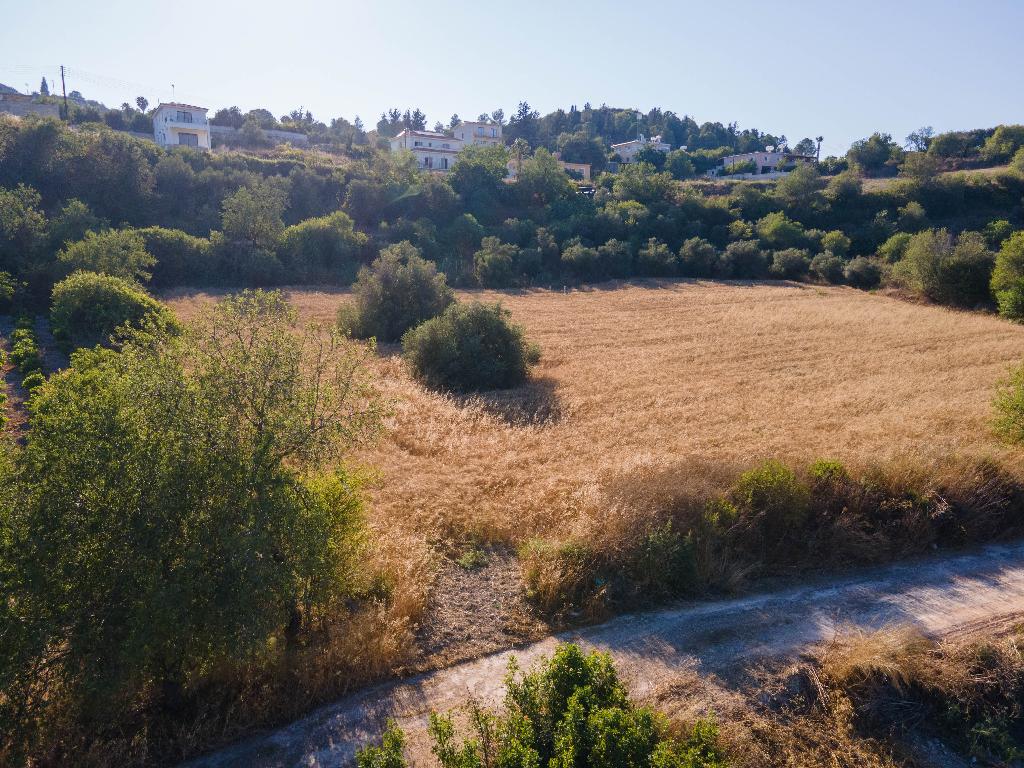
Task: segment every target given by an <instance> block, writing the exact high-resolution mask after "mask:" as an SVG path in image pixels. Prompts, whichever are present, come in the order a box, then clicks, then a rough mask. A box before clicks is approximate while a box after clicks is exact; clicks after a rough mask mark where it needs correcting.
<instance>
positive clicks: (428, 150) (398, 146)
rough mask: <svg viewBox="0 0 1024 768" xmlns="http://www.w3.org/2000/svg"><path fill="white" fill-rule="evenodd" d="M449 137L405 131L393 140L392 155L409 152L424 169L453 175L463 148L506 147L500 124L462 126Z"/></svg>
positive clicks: (475, 123)
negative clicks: (447, 172) (453, 169)
mask: <svg viewBox="0 0 1024 768" xmlns="http://www.w3.org/2000/svg"><path fill="white" fill-rule="evenodd" d="M451 133H452V135H451V136H449V135H448V134H447V133H438V132H437V131H413V130H410V129H408V128H407V129H405V130H404V131H402V132H401V133H400V134H398V135H397V136H395V137H394V138H393V139H391V140H390V144H391V151H392V152H401V151H402V150H408V151H410V152H412V154H413V157H415V158H416V164H417V165H418V166H419V167H420V168H425V169H427V170H432V171H449V170H451V169H452V167H453V166H454V165H455V160H456V158H457V157H458V154H459V152H461V151H462V148H463V147H469V146H474V145H481V146H498V145H501V144H504V141H505V140H504V139H503V138H502V136H501V126H500V125H497V124H496V123H479V122H462V123H459V124H458V125H456V126H455V128H454V129H453V130H452V131H451Z"/></svg>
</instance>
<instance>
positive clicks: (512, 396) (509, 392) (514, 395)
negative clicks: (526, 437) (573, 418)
mask: <svg viewBox="0 0 1024 768" xmlns="http://www.w3.org/2000/svg"><path fill="white" fill-rule="evenodd" d="M557 388H558V382H556V381H555V380H554V379H552V378H546V377H545V378H535V379H531V380H530V381H529V382H527V383H526V384H524V385H523V386H521V387H516V388H515V389H496V390H491V391H488V392H478V393H476V394H473V395H465V396H462V397H460V398H459V403H460V405H464V406H477V407H479V408H481V409H482V410H484V411H485V412H487V413H489V414H491V415H492V416H496V417H498V418H499V419H501V420H502V421H504V422H505V423H506V424H508V425H510V426H513V427H536V426H550V425H553V424H557V423H558V422H560V421H562V420H563V418H565V416H566V409H565V406H564V404H563V402H562V399H561V398H560V397H559V396H558V391H557Z"/></svg>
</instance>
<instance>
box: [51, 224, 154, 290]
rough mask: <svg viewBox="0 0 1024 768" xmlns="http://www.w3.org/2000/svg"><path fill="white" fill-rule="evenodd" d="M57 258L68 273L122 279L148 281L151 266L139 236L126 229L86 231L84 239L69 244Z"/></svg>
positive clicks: (151, 259) (143, 241) (152, 262)
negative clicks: (89, 273)
mask: <svg viewBox="0 0 1024 768" xmlns="http://www.w3.org/2000/svg"><path fill="white" fill-rule="evenodd" d="M58 258H59V259H60V260H61V261H62V262H63V263H64V264H66V265H67V266H68V268H70V269H72V270H87V271H89V272H99V273H102V274H104V275H110V276H111V277H119V278H122V279H124V280H139V279H142V280H148V279H149V277H150V273H149V272H148V269H149V268H150V267H152V266H153V264H154V263H155V259H154V258H153V256H152V255H151V254H150V253H149V252H148V251H147V250H146V241H145V240H143V238H142V236H141V235H140V234H139V233H137V232H135V231H132V230H127V229H108V230H106V231H104V232H99V233H97V232H86V233H85V239H84V240H80V241H78V242H77V243H72V244H71V245H69V246H68V247H67V248H65V249H64V250H63V251H61V252H60V254H58Z"/></svg>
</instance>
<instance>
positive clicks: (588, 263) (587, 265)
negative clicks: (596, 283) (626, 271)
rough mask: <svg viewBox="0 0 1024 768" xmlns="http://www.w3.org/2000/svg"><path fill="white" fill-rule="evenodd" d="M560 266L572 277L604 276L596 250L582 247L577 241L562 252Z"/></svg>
mask: <svg viewBox="0 0 1024 768" xmlns="http://www.w3.org/2000/svg"><path fill="white" fill-rule="evenodd" d="M562 264H563V265H564V266H565V267H566V268H567V269H568V270H569V271H570V272H571V273H572V274H574V275H576V276H577V277H582V278H590V279H593V278H597V277H603V276H604V271H605V270H604V264H603V260H602V259H601V254H600V253H598V250H597V249H596V248H590V247H588V246H585V245H583V244H582V243H580V242H579V241H578V240H577V241H575V242H572V243H569V244H568V245H567V246H566V247H565V249H564V250H563V251H562Z"/></svg>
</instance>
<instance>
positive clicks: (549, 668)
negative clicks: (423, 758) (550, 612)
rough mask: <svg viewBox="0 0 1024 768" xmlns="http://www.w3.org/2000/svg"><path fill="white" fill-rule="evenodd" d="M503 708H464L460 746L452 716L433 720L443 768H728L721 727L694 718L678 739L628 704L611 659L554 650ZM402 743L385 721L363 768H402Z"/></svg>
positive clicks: (519, 678) (511, 679)
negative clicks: (467, 732)
mask: <svg viewBox="0 0 1024 768" xmlns="http://www.w3.org/2000/svg"><path fill="white" fill-rule="evenodd" d="M505 685H506V688H507V692H506V694H505V706H504V711H503V712H501V713H500V714H498V713H493V712H489V711H486V710H483V709H481V708H479V707H475V706H473V707H470V708H469V713H468V714H469V717H468V718H467V719H468V729H469V730H470V731H471V733H470V736H469V737H468V738H466V739H464V740H460V739H459V734H458V729H457V727H456V725H455V720H454V719H453V717H452V716H451V714H447V715H439V714H437V713H433V714H431V716H430V727H429V731H430V737H431V740H432V742H433V745H432V750H433V752H434V755H435V757H436V758H437V760H438V762H439V763H440V765H441V767H442V768H485V766H507V768H513V767H515V768H520V767H522V768H527V767H529V768H540V766H550V768H648V767H649V768H724V766H726V765H727V764H728V763H727V762H726V759H725V756H724V754H723V752H722V750H721V749H720V747H719V745H718V729H717V728H716V727H715V724H714V723H713V722H711V721H704V720H702V721H698V722H697V723H696V725H694V727H693V728H692V729H691V730H690V731H689V732H688V733H687V734H686V735H685V736H684V737H683V738H676V737H674V736H672V735H670V733H669V728H668V724H667V722H666V720H665V718H664V717H663V716H662V715H660V714H658V713H657V712H654V711H653V710H651V709H649V708H647V707H637V706H635V705H634V704H633V703H632V702H630V700H629V697H628V696H627V693H626V689H625V687H624V686H623V685H622V682H621V681H620V680H619V678H618V675H617V673H616V671H615V667H614V665H613V664H612V660H611V657H610V656H608V654H604V653H590V654H584V653H583V651H582V650H580V648H579V646H577V645H574V644H568V643H567V644H563V645H560V646H559V647H558V648H557V649H556V651H555V653H554V656H553V657H552V658H551V659H543V660H541V662H540V664H539V665H538V666H537V667H536V668H535V669H534V670H533V671H531V672H525V673H524V672H521V671H520V669H519V667H518V665H517V664H516V662H515V659H512V661H511V662H510V663H509V671H508V675H507V677H506V679H505ZM404 741H405V740H404V736H403V734H402V732H401V730H400V729H399V728H398V726H397V725H396V724H394V723H389V724H388V728H387V730H386V731H385V733H384V737H383V741H382V743H381V745H380V746H371V747H367V748H365V749H363V750H361V751H360V752H359V753H358V755H357V757H356V762H357V764H358V766H359V768H403V767H404V766H405V765H406V762H405V757H404V754H403V747H404Z"/></svg>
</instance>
